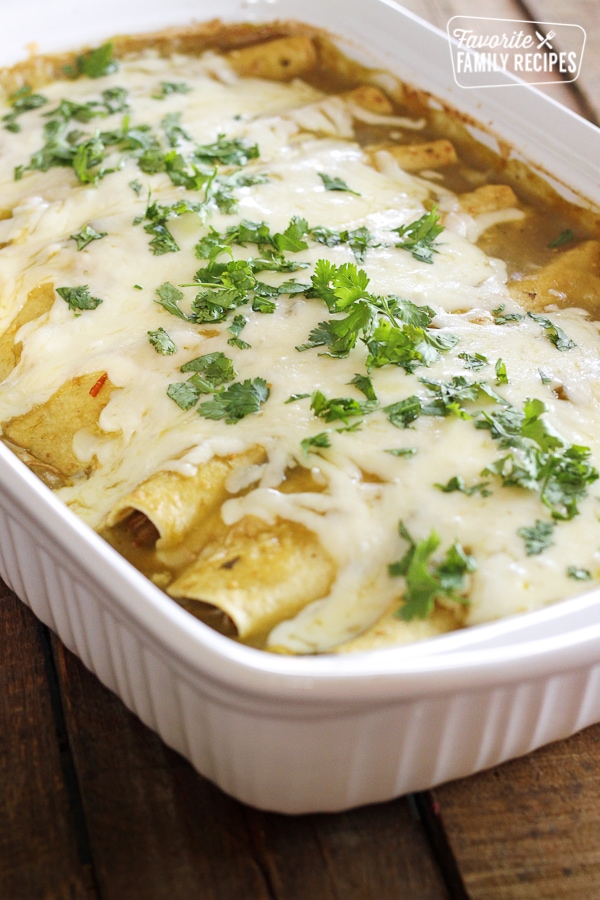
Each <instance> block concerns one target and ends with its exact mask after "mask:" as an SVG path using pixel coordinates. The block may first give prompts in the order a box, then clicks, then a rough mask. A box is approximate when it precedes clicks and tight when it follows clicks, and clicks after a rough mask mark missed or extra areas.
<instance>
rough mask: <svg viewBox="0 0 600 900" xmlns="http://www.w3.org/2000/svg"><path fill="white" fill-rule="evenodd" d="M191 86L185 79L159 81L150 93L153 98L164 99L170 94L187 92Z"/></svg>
mask: <svg viewBox="0 0 600 900" xmlns="http://www.w3.org/2000/svg"><path fill="white" fill-rule="evenodd" d="M191 90H192V88H191V87H190V85H189V84H186V82H185V81H161V82H160V84H159V86H158V87H157V88H156V90H155V91H154V93H153V94H152V99H153V100H164V99H165V97H168V96H169V95H170V94H188V93H189V92H190V91H191Z"/></svg>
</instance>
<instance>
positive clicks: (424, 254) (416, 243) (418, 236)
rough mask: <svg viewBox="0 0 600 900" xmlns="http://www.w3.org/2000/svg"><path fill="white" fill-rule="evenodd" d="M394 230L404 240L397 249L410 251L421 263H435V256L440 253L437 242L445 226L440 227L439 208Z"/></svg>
mask: <svg viewBox="0 0 600 900" xmlns="http://www.w3.org/2000/svg"><path fill="white" fill-rule="evenodd" d="M392 230H393V231H394V232H396V234H397V235H398V237H400V238H402V240H400V241H399V242H398V243H397V244H396V247H400V248H401V249H402V250H408V251H409V252H410V253H412V255H413V257H414V258H415V259H418V260H419V261H420V262H425V263H433V254H434V253H438V249H437V247H436V246H435V241H436V239H437V238H438V237H439V235H440V234H441V233H442V231H443V230H444V226H443V225H440V216H439V215H438V212H437V206H434V207H433V209H432V210H431V211H430V212H428V213H424V214H423V215H422V216H421V217H420V218H419V219H416V220H415V221H414V222H411V223H410V224H409V225H400V226H399V227H398V228H394V229H392Z"/></svg>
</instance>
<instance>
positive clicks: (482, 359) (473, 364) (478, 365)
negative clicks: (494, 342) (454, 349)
mask: <svg viewBox="0 0 600 900" xmlns="http://www.w3.org/2000/svg"><path fill="white" fill-rule="evenodd" d="M458 358H459V359H462V360H464V364H465V369H471V370H472V371H474V372H477V371H478V370H479V369H483V368H484V367H485V366H487V365H489V362H488V359H487V357H486V356H484V355H483V354H482V353H474V354H471V353H466V352H463V353H459V354H458Z"/></svg>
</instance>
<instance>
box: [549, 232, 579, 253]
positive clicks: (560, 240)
mask: <svg viewBox="0 0 600 900" xmlns="http://www.w3.org/2000/svg"><path fill="white" fill-rule="evenodd" d="M573 240H575V232H574V231H573V230H572V229H571V228H565V230H564V231H561V233H560V234H559V235H558V236H557V237H555V238H554V240H553V241H550V243H549V244H548V247H550V249H552V250H554V249H555V248H556V247H562V246H564V245H565V244H569V243H570V242H571V241H573Z"/></svg>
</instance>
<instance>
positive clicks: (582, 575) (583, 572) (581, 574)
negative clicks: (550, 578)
mask: <svg viewBox="0 0 600 900" xmlns="http://www.w3.org/2000/svg"><path fill="white" fill-rule="evenodd" d="M567 576H568V577H569V578H573V579H574V580H575V581H591V580H592V573H591V572H590V570H589V569H583V568H582V567H581V566H569V567H568V568H567Z"/></svg>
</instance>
